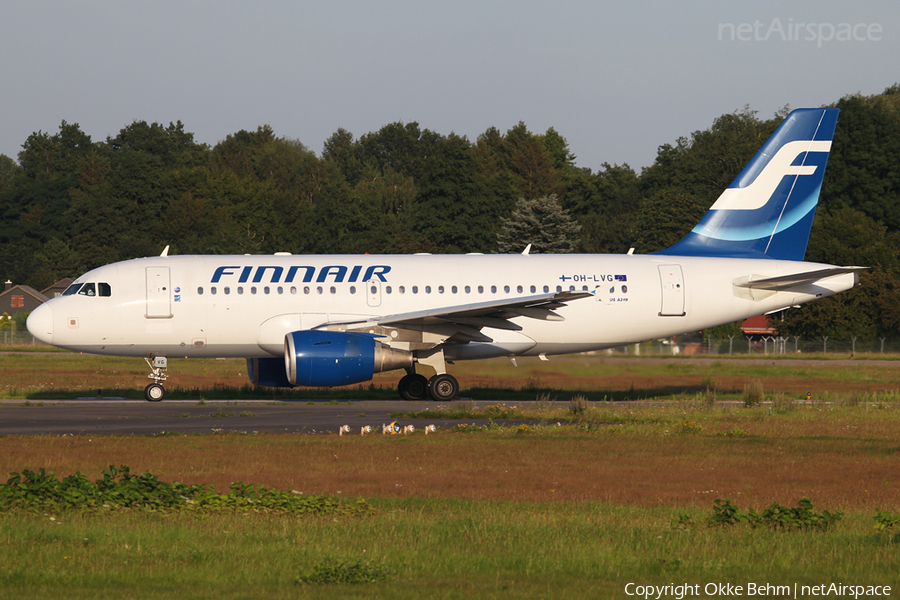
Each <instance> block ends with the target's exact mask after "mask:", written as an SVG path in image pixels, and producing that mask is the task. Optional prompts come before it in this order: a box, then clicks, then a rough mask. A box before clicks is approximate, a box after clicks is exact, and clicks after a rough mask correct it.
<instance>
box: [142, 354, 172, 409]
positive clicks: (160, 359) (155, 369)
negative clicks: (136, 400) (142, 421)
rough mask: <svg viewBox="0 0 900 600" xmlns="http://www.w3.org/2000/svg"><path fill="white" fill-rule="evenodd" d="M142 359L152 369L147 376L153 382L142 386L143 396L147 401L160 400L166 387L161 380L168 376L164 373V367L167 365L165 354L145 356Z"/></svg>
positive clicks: (164, 395) (163, 396)
mask: <svg viewBox="0 0 900 600" xmlns="http://www.w3.org/2000/svg"><path fill="white" fill-rule="evenodd" d="M144 360H145V361H146V362H147V366H148V367H150V370H151V371H152V373H150V375H147V377H148V378H149V379H152V380H153V383H151V384H149V385H148V386H147V387H145V388H144V398H146V399H147V401H148V402H162V401H163V398H165V397H166V388H164V387H163V386H162V382H163V381H165V380H166V379H168V378H169V376H168V375H166V369H167V368H168V366H169V365H168V361H167V360H166V357H165V356H151V357H146V356H145V357H144Z"/></svg>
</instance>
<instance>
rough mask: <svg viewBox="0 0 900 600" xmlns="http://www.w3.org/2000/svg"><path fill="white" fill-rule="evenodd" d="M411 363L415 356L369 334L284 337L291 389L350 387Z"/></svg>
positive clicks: (302, 333) (311, 332)
mask: <svg viewBox="0 0 900 600" xmlns="http://www.w3.org/2000/svg"><path fill="white" fill-rule="evenodd" d="M262 360H268V359H262ZM412 364H413V357H412V353H410V352H408V351H405V350H396V349H394V348H390V347H389V346H384V345H383V344H382V343H381V342H379V341H377V340H376V339H375V336H374V335H371V334H367V333H347V332H340V331H318V330H305V331H294V332H291V333H289V334H287V335H286V336H285V337H284V376H285V380H286V382H287V384H288V385H291V386H294V385H305V386H313V387H330V386H335V385H348V384H351V383H359V382H361V381H369V380H370V379H372V375H374V374H375V373H380V372H381V371H390V370H393V369H403V368H409V367H411V366H412ZM262 385H265V384H262Z"/></svg>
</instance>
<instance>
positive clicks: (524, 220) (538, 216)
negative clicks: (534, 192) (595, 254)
mask: <svg viewBox="0 0 900 600" xmlns="http://www.w3.org/2000/svg"><path fill="white" fill-rule="evenodd" d="M501 221H502V222H503V228H502V229H501V231H500V233H499V234H498V235H497V248H498V251H499V252H500V253H501V254H513V253H516V252H522V251H523V250H524V249H525V247H526V246H527V245H528V244H531V252H532V253H534V254H565V253H569V252H574V251H575V246H576V244H577V243H578V232H579V231H581V225H579V224H578V223H577V222H576V221H575V220H574V219H572V217H571V216H569V212H568V211H567V210H565V209H564V208H562V206H560V203H559V199H558V198H557V197H556V194H551V195H549V196H543V197H541V198H538V199H536V200H526V199H524V198H520V199H519V200H518V201H517V202H516V208H515V210H514V211H513V213H512V215H511V216H510V218H509V219H501Z"/></svg>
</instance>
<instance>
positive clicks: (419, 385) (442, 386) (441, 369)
mask: <svg viewBox="0 0 900 600" xmlns="http://www.w3.org/2000/svg"><path fill="white" fill-rule="evenodd" d="M417 360H418V362H420V363H422V364H426V365H429V366H431V367H434V370H435V371H437V374H436V375H435V376H433V377H432V378H431V379H426V378H425V376H423V375H419V374H417V373H416V367H415V365H413V366H412V367H409V368H407V369H406V375H404V376H403V378H402V379H401V380H400V383H398V384H397V391H398V392H400V397H401V398H403V399H404V400H427V399H428V398H431V399H432V400H435V401H437V402H449V401H450V400H453V399H454V398H456V396H457V394H459V382H458V381H457V380H456V377H454V376H453V375H451V374H450V373H447V369H446V366H445V364H444V352H443V351H442V350H441V351H438V352H435V353H433V354H431V355H428V356H417Z"/></svg>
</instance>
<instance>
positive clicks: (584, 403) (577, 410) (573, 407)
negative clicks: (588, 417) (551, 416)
mask: <svg viewBox="0 0 900 600" xmlns="http://www.w3.org/2000/svg"><path fill="white" fill-rule="evenodd" d="M588 408H590V402H588V399H587V398H585V397H584V396H582V395H581V394H579V395H578V396H575V397H573V398H572V399H571V400H569V412H570V413H571V414H572V416H574V417H580V416H582V415H584V414H585V413H586V412H587V409H588Z"/></svg>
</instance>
